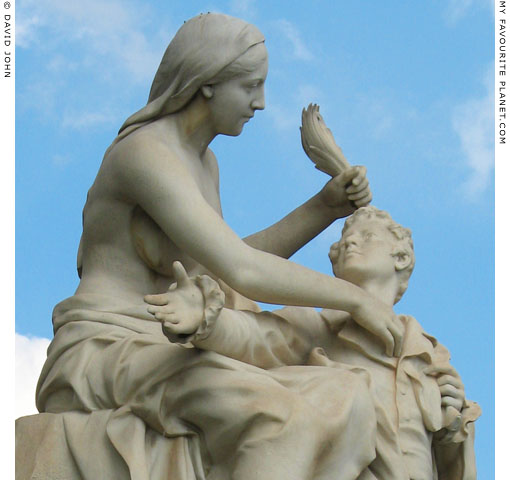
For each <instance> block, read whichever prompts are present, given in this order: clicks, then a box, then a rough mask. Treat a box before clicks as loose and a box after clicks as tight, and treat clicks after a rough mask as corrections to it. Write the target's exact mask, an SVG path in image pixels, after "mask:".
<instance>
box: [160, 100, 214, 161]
mask: <svg viewBox="0 0 510 480" xmlns="http://www.w3.org/2000/svg"><path fill="white" fill-rule="evenodd" d="M209 115H210V114H209V108H208V106H207V103H206V100H205V99H204V97H203V96H202V95H200V94H198V95H196V96H195V98H194V99H193V100H192V101H191V102H190V103H188V105H186V106H185V107H184V108H183V109H182V110H179V111H178V112H176V113H173V114H171V115H168V116H165V117H163V118H162V119H161V121H162V122H163V123H167V124H168V127H169V128H176V130H177V133H178V135H179V139H180V140H181V142H182V144H183V146H184V147H185V148H186V149H189V150H191V151H192V152H193V153H195V154H196V155H197V156H199V157H200V158H202V157H203V155H204V153H205V152H206V150H207V147H208V146H209V144H210V143H211V142H212V141H213V140H214V138H215V137H216V135H217V132H216V131H215V130H214V128H213V126H212V122H211V121H210V119H209Z"/></svg>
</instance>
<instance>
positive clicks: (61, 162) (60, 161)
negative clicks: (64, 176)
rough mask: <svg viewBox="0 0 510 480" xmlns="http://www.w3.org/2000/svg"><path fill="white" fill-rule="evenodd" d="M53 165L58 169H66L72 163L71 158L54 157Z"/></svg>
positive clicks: (63, 156)
mask: <svg viewBox="0 0 510 480" xmlns="http://www.w3.org/2000/svg"><path fill="white" fill-rule="evenodd" d="M51 161H52V163H53V165H55V166H56V167H65V166H67V165H69V164H70V163H71V157H70V156H69V155H60V154H56V155H53V157H52V159H51Z"/></svg>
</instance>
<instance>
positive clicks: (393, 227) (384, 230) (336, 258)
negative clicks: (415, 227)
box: [329, 206, 415, 303]
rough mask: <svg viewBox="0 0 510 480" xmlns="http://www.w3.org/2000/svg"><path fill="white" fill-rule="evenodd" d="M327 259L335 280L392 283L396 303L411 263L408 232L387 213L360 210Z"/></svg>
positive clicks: (407, 276)
mask: <svg viewBox="0 0 510 480" xmlns="http://www.w3.org/2000/svg"><path fill="white" fill-rule="evenodd" d="M329 258H330V260H331V263H332V266H333V272H334V274H335V276H337V277H339V278H342V279H344V280H347V281H350V282H352V283H355V284H356V285H360V286H363V285H364V284H366V283H367V282H373V281H380V282H394V283H395V284H396V285H397V292H396V294H395V299H394V303H397V302H398V301H399V300H400V298H401V297H402V295H403V294H404V292H405V291H406V289H407V285H408V282H409V277H410V276H411V273H412V271H413V268H414V263H415V257H414V250H413V240H412V238H411V231H410V230H409V229H407V228H404V227H402V226H401V225H399V224H398V223H396V222H395V221H394V220H393V219H392V218H391V217H390V215H389V214H388V213H387V212H384V211H382V210H379V209H377V208H375V207H373V206H368V207H362V208H359V209H358V210H356V211H355V212H354V213H353V214H352V215H351V216H350V217H349V218H348V219H347V220H346V222H345V225H344V228H343V230H342V238H341V239H340V241H338V242H335V243H334V244H333V245H332V246H331V249H330V252H329Z"/></svg>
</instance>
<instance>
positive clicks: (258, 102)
mask: <svg viewBox="0 0 510 480" xmlns="http://www.w3.org/2000/svg"><path fill="white" fill-rule="evenodd" d="M265 107H266V101H265V98H264V90H263V89H261V92H260V93H259V94H258V95H257V96H256V97H255V98H254V99H253V100H252V102H251V108H253V110H264V108H265Z"/></svg>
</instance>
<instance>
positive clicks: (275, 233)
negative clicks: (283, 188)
mask: <svg viewBox="0 0 510 480" xmlns="http://www.w3.org/2000/svg"><path fill="white" fill-rule="evenodd" d="M371 200H372V193H371V192H370V187H369V185H368V180H367V178H366V169H365V168H364V167H351V168H350V169H348V170H346V171H345V172H344V173H343V174H342V175H338V176H337V177H335V178H333V179H331V180H330V181H329V182H328V183H327V184H326V186H325V187H324V188H323V189H322V190H321V191H320V192H319V193H318V194H317V195H314V196H313V197H312V198H310V199H309V200H308V201H306V202H305V203H304V204H303V205H301V206H300V207H298V208H296V209H295V210H294V211H292V212H291V213H289V214H288V215H287V216H286V217H284V218H283V219H282V220H280V221H279V222H277V223H275V224H274V225H272V226H270V227H269V228H266V229H265V230H262V231H260V232H258V233H255V234H253V235H250V236H249V237H246V238H244V239H243V240H244V241H245V242H246V243H247V244H248V245H250V246H252V247H253V248H257V249H258V250H263V251H265V252H268V253H273V254H274V255H278V256H279V257H283V258H289V257H291V256H292V255H293V254H294V253H296V252H297V251H298V250H299V249H300V248H301V247H303V246H304V245H306V244H307V243H308V242H309V241H310V240H312V239H314V238H315V237H316V236H317V235H318V234H319V233H321V232H322V231H323V230H325V229H326V228H327V227H329V226H330V225H331V224H332V223H333V222H334V221H335V220H337V219H338V218H343V217H346V216H348V215H350V214H351V213H353V212H354V210H356V208H359V207H363V206H365V205H368V204H369V203H370V201H371Z"/></svg>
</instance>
